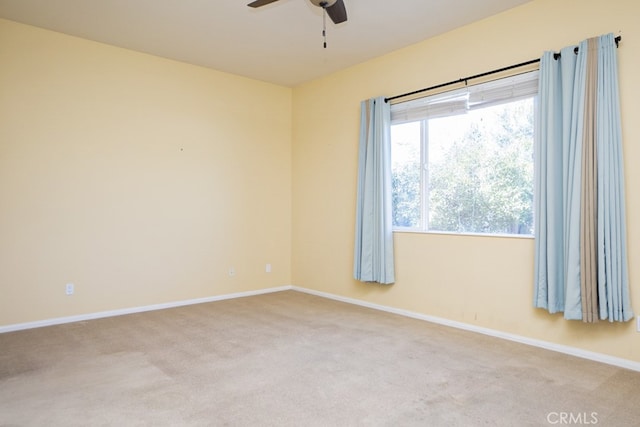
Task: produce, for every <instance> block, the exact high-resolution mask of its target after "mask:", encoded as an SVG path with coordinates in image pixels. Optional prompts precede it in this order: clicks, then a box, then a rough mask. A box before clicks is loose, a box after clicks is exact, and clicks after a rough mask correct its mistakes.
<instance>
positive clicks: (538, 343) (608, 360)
mask: <svg viewBox="0 0 640 427" xmlns="http://www.w3.org/2000/svg"><path fill="white" fill-rule="evenodd" d="M288 290H294V291H297V292H303V293H306V294H310V295H315V296H319V297H323V298H328V299H332V300H336V301H341V302H346V303H349V304H354V305H359V306H362V307H367V308H372V309H375V310H380V311H385V312H388V313H393V314H399V315H401V316H405V317H410V318H413V319H419V320H424V321H427V322H431V323H436V324H439V325H444V326H450V327H452V328H457V329H463V330H466V331H471V332H476V333H479V334H484V335H489V336H492V337H496V338H502V339H505V340H509V341H514V342H518V343H521V344H527V345H530V346H533V347H540V348H544V349H546V350H551V351H556V352H559V353H564V354H568V355H571V356H576V357H580V358H583V359H589V360H593V361H595V362H600V363H605V364H607V365H613V366H618V367H620V368H625V369H630V370H633V371H638V372H640V363H639V362H635V361H632V360H627V359H622V358H619V357H613V356H609V355H606V354H602V353H595V352H591V351H586V350H581V349H579V348H575V347H569V346H566V345H561V344H555V343H551V342H548V341H542V340H537V339H533V338H528V337H523V336H521V335H516V334H510V333H507V332H501V331H497V330H494V329H489V328H483V327H480V326H475V325H470V324H468V323H463V322H457V321H454V320H449V319H444V318H441V317H436V316H429V315H426V314H421V313H416V312H413V311H409V310H402V309H399V308H394V307H388V306H385V305H381V304H374V303H370V302H367V301H363V300H359V299H356V298H348V297H343V296H340V295H336V294H331V293H328V292H321V291H315V290H313V289H307V288H302V287H299V286H290V285H286V286H279V287H275V288H268V289H259V290H256V291H247V292H237V293H233V294H225V295H217V296H212V297H205V298H197V299H191V300H184V301H175V302H169V303H164V304H154V305H147V306H142V307H132V308H124V309H119V310H111V311H102V312H98V313H89V314H81V315H77V316H67V317H58V318H55V319H48V320H39V321H36V322H27V323H17V324H13V325H7V326H0V333H5V332H14V331H21V330H24V329H32V328H41V327H44V326H53V325H61V324H64V323H72V322H81V321H85V320H93V319H101V318H104V317H113V316H122V315H125V314H134V313H143V312H145V311H153V310H163V309H166V308H174V307H182V306H185V305H192V304H202V303H207V302H214V301H223V300H227V299H233V298H242V297H249V296H253V295H262V294H268V293H272V292H281V291H288Z"/></svg>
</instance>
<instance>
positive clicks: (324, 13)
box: [322, 7, 327, 49]
mask: <svg viewBox="0 0 640 427" xmlns="http://www.w3.org/2000/svg"><path fill="white" fill-rule="evenodd" d="M322 38H323V40H324V43H323V46H324V48H325V49H326V48H327V9H326V8H324V7H323V8H322Z"/></svg>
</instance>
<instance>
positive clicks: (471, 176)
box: [393, 100, 533, 234]
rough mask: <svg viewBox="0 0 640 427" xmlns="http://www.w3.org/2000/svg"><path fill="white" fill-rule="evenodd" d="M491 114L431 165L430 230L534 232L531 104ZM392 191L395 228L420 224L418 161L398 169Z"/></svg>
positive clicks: (509, 106)
mask: <svg viewBox="0 0 640 427" xmlns="http://www.w3.org/2000/svg"><path fill="white" fill-rule="evenodd" d="M487 110H488V111H485V113H490V114H491V115H490V116H486V114H485V115H483V117H482V119H481V120H475V121H473V122H472V124H471V125H470V126H469V128H468V129H467V131H466V132H465V134H464V136H463V137H461V138H457V139H455V140H453V141H451V143H450V145H448V147H446V148H445V149H444V151H443V152H442V155H441V156H438V157H439V158H438V159H437V160H432V161H431V162H430V164H429V167H430V171H429V172H430V173H429V180H428V188H429V191H428V204H429V226H428V228H429V230H433V231H448V232H472V233H496V234H501V233H507V234H531V233H533V214H532V210H533V209H532V200H533V161H532V155H533V154H532V150H533V109H532V104H531V100H525V101H519V102H516V103H510V104H505V105H500V106H497V107H491V108H490V109H487ZM415 158H416V159H419V156H415ZM416 162H418V164H416ZM393 191H394V193H393V206H394V225H396V226H403V227H417V226H419V221H420V165H419V161H418V160H416V161H413V162H406V163H402V164H400V165H397V166H396V167H395V168H394V171H393Z"/></svg>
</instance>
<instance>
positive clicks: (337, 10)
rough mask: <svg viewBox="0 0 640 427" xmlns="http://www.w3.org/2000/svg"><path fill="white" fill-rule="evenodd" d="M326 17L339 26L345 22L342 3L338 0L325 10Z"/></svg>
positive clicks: (345, 12)
mask: <svg viewBox="0 0 640 427" xmlns="http://www.w3.org/2000/svg"><path fill="white" fill-rule="evenodd" d="M325 10H326V11H327V15H329V18H331V20H332V21H333V23H334V24H339V23H341V22H344V21H346V20H347V9H345V7H344V1H343V0H338V1H336V2H335V3H334V4H333V5H331V6H329V7H327V8H325Z"/></svg>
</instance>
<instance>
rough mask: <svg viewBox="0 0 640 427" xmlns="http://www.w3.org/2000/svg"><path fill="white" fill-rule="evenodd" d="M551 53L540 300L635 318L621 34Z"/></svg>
mask: <svg viewBox="0 0 640 427" xmlns="http://www.w3.org/2000/svg"><path fill="white" fill-rule="evenodd" d="M575 47H576V46H570V47H566V48H564V49H562V50H561V51H560V56H559V57H556V56H557V55H556V54H554V53H553V52H545V53H544V55H543V56H542V58H541V60H540V74H539V75H540V77H539V78H540V82H539V96H538V106H537V111H536V114H537V117H536V118H537V120H536V150H535V168H536V169H535V173H536V177H535V211H536V228H535V278H534V281H535V287H534V306H535V307H539V308H544V309H546V310H548V311H549V312H550V313H556V312H563V313H564V317H565V318H567V319H575V320H580V319H581V320H583V321H585V322H595V321H597V320H598V317H599V318H600V319H608V320H610V321H628V320H630V319H631V318H633V316H634V314H633V311H632V309H631V305H630V298H629V281H628V271H627V249H626V248H627V244H626V219H625V202H624V180H623V161H622V132H621V124H620V107H619V104H620V103H619V97H618V80H617V79H618V72H617V58H616V55H617V51H616V44H615V37H614V35H613V34H607V35H604V36H601V37H596V38H592V39H588V40H584V41H582V42H580V44H579V46H578V53H577V55H576V54H575V53H574V49H575Z"/></svg>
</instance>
